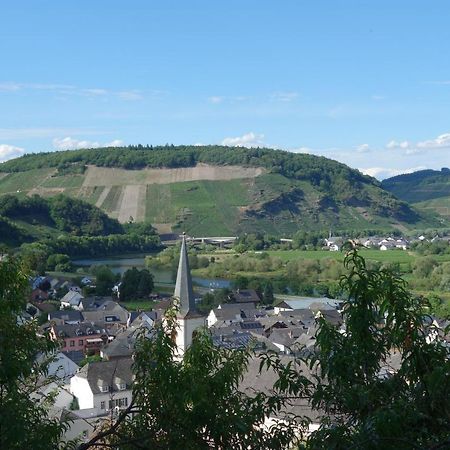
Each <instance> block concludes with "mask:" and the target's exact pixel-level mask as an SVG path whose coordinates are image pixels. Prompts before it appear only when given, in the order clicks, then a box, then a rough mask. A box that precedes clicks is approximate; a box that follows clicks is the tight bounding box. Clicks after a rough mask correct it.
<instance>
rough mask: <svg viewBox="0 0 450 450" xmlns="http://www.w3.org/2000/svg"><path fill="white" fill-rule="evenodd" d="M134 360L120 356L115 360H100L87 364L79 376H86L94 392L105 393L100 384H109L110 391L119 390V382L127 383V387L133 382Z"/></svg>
mask: <svg viewBox="0 0 450 450" xmlns="http://www.w3.org/2000/svg"><path fill="white" fill-rule="evenodd" d="M132 365H133V360H132V359H131V358H120V359H115V360H113V361H100V362H92V363H88V364H86V365H85V366H84V367H83V368H82V369H80V371H79V372H78V373H77V376H79V377H82V378H86V379H87V381H88V383H89V386H90V388H91V390H92V392H93V393H94V394H101V393H103V392H102V391H101V390H100V388H99V386H100V385H107V386H109V389H110V392H118V391H119V389H118V387H117V383H125V384H126V386H127V389H130V388H131V386H132V384H133V380H134V377H133V372H132Z"/></svg>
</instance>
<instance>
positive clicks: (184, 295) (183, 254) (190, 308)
mask: <svg viewBox="0 0 450 450" xmlns="http://www.w3.org/2000/svg"><path fill="white" fill-rule="evenodd" d="M173 296H174V297H175V298H177V299H178V301H179V306H180V312H179V314H180V315H182V316H186V315H187V314H188V313H189V312H194V311H195V299H194V291H193V289H192V279H191V271H190V269H189V259H188V253H187V246H186V235H185V233H183V237H182V239H181V250H180V262H179V263H178V272H177V281H176V284H175V292H174V294H173Z"/></svg>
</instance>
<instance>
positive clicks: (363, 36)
mask: <svg viewBox="0 0 450 450" xmlns="http://www.w3.org/2000/svg"><path fill="white" fill-rule="evenodd" d="M449 17H450V2H449V1H448V0H434V1H428V2H426V1H424V0H421V1H418V0H408V1H406V0H396V1H392V0H389V1H388V0H377V1H373V0H370V1H368V0H345V1H344V0H328V1H325V0H315V1H301V0H296V1H294V0H283V1H265V0H258V1H246V0H240V1H234V0H227V1H226V2H225V1H221V2H219V1H211V0H209V1H194V0H190V1H170V0H166V1H135V0H129V1H127V2H124V1H114V0H109V1H102V0H100V1H95V2H94V1H84V0H78V1H77V2H57V1H55V0H53V1H45V0H43V1H40V2H34V1H20V0H15V1H14V2H4V3H3V4H2V8H1V17H0V19H1V22H0V23H1V26H0V159H2V160H5V159H8V158H10V157H14V156H17V155H20V154H22V153H23V152H37V151H49V150H57V149H69V148H77V147H86V146H88V147H90V146H98V145H103V144H121V143H125V144H138V143H142V144H154V145H155V144H165V143H173V144H199V143H202V144H215V143H224V144H229V145H232V144H237V145H266V146H272V147H276V148H280V149H286V150H290V151H296V152H307V153H313V154H319V155H324V156H327V157H330V158H333V159H337V160H339V161H342V162H344V163H346V164H349V165H350V166H351V167H355V168H359V169H360V170H364V171H365V172H367V173H370V174H371V175H374V176H377V177H378V178H383V177H385V176H388V175H392V174H396V173H399V172H404V171H410V170H415V169H419V168H441V167H444V166H449V165H450V158H449V152H450V54H449V53H450V26H449V25H448V19H449Z"/></svg>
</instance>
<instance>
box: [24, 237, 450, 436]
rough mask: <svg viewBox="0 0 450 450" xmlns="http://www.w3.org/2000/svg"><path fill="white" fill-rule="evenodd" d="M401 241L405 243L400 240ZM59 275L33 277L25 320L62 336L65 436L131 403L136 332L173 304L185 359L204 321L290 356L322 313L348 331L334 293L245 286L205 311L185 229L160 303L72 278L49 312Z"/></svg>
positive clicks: (435, 333)
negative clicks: (104, 292) (91, 288)
mask: <svg viewBox="0 0 450 450" xmlns="http://www.w3.org/2000/svg"><path fill="white" fill-rule="evenodd" d="M328 242H329V243H330V246H331V245H337V244H336V241H331V240H329V241H328ZM331 242H333V244H331ZM388 242H391V241H388ZM394 242H395V243H396V244H397V245H400V243H399V241H394ZM382 245H385V244H382ZM393 245H395V244H393ZM330 250H331V249H330ZM52 281H53V280H52V279H50V280H48V279H46V278H45V277H38V278H35V279H34V280H32V287H34V289H33V290H32V294H31V299H30V303H29V305H28V306H29V308H28V311H29V312H26V313H24V314H23V315H22V317H21V318H20V320H22V321H27V320H32V317H33V316H32V315H31V314H30V311H31V309H33V310H34V315H39V316H40V318H41V322H42V325H41V327H40V330H41V332H42V333H46V332H48V333H49V336H50V337H51V339H52V340H54V341H56V342H58V343H59V346H60V347H59V352H57V354H55V355H54V361H53V362H52V364H51V365H50V367H49V372H48V376H49V377H53V378H52V382H51V383H50V384H47V385H46V386H45V388H44V389H43V390H42V391H41V395H46V394H48V393H49V392H51V391H54V392H56V401H55V403H54V405H53V406H52V408H51V416H52V417H54V418H58V419H67V418H70V427H69V428H68V430H67V431H66V433H65V436H64V439H65V440H67V441H68V440H71V439H74V438H79V439H81V440H84V441H86V440H88V439H89V438H90V437H91V436H92V435H93V433H95V430H97V429H98V428H99V427H100V426H101V424H102V421H104V420H105V419H110V418H111V417H116V416H117V415H118V414H119V412H120V411H121V410H123V409H125V408H127V406H128V405H129V404H130V402H131V400H132V396H133V382H134V375H133V370H132V366H133V354H134V347H135V343H136V339H137V337H138V336H139V335H140V334H141V333H144V334H145V336H147V338H148V339H152V332H153V330H155V327H157V326H158V325H160V324H161V323H163V322H164V320H165V313H166V311H167V310H168V309H169V308H171V307H173V306H174V305H175V306H176V307H177V308H178V309H177V316H176V317H177V325H178V332H177V336H176V344H177V354H178V357H179V358H182V356H183V354H184V352H185V351H186V349H187V348H188V347H189V346H190V345H191V343H192V336H193V334H194V333H195V330H196V329H198V328H200V327H206V328H207V329H208V332H209V333H210V335H211V338H212V341H213V343H214V345H215V346H217V347H224V348H228V349H240V348H244V347H249V346H251V347H252V348H253V349H254V351H255V352H256V353H258V352H267V351H271V352H274V353H276V354H278V355H280V357H281V358H283V360H285V361H289V360H292V361H294V360H295V358H296V357H301V356H307V355H311V354H313V353H314V351H315V334H316V331H317V319H318V318H323V319H325V320H326V321H328V322H330V323H332V324H334V325H336V326H338V327H339V328H340V329H341V331H342V332H344V331H345V324H344V323H343V319H342V314H341V313H342V303H341V302H340V301H338V300H335V299H330V298H326V297H300V296H289V295H277V296H276V302H275V303H274V305H270V306H267V305H263V304H262V303H261V298H260V297H259V296H258V294H257V292H256V291H255V290H252V289H238V290H235V291H233V292H232V293H231V294H230V296H229V298H228V299H227V302H224V303H222V304H220V305H218V306H217V307H215V308H213V309H211V310H210V311H209V313H207V314H200V313H199V312H198V311H197V308H196V302H197V301H198V297H197V296H196V294H195V293H194V289H193V284H192V279H191V273H190V268H189V260H188V253H187V243H186V238H185V236H182V242H181V252H180V258H179V264H178V272H177V279H176V284H175V290H174V293H173V295H172V296H170V295H168V294H163V295H159V294H152V298H153V299H154V300H155V302H156V303H155V304H154V307H153V308H152V309H151V310H148V311H128V310H127V309H126V307H125V306H124V304H123V303H122V304H120V303H119V302H118V299H117V297H112V296H106V297H100V296H92V297H84V296H83V294H82V290H81V288H80V286H76V285H71V284H70V283H69V282H67V281H66V282H65V283H66V286H65V287H66V288H67V289H68V291H67V293H66V294H65V295H64V296H63V297H62V298H60V300H59V302H60V308H59V309H58V310H54V311H50V312H46V311H45V304H46V302H45V301H43V300H44V298H43V297H46V296H47V295H48V293H46V292H45V291H43V290H42V289H41V288H42V287H43V283H47V288H48V287H49V286H48V285H50V289H49V290H51V289H57V288H58V287H59V286H56V285H54V286H51V283H52ZM81 282H82V284H89V283H92V280H90V279H89V278H88V277H84V278H83V279H82V280H81ZM39 286H40V287H41V288H39ZM43 306H44V307H43ZM429 325H430V328H429V331H428V333H429V339H430V340H433V339H436V338H437V337H439V338H443V339H445V341H446V342H447V345H450V335H449V334H445V332H444V330H445V329H446V327H447V326H448V325H449V322H448V321H445V320H442V319H439V318H437V317H430V323H429ZM398 364H399V361H398V355H396V354H395V353H393V354H392V358H391V361H390V364H389V366H386V367H385V368H383V369H382V373H380V376H388V375H389V373H392V371H395V370H396V367H398ZM257 365H258V361H257V360H256V359H255V361H253V362H251V363H250V365H249V367H248V371H247V372H248V376H246V377H244V379H243V381H242V385H241V386H240V388H241V389H242V390H243V391H246V390H248V389H251V388H253V386H254V380H253V381H252V380H251V377H255V376H256V374H257V372H258V369H257ZM249 377H250V378H249ZM257 379H258V388H259V389H261V390H262V391H267V392H270V391H271V389H272V387H273V384H274V382H275V381H276V377H275V373H274V372H270V371H268V372H266V373H262V374H259V375H258V376H257ZM44 385H45V383H44ZM36 395H39V394H36ZM291 408H293V411H296V412H299V411H301V413H302V414H303V415H306V416H308V415H309V418H310V419H311V423H310V426H309V428H310V431H314V430H315V429H317V428H318V426H319V422H320V417H319V416H318V415H317V412H313V411H312V409H311V408H309V407H308V405H306V404H303V403H299V404H295V405H291ZM275 419H276V417H273V418H268V420H275Z"/></svg>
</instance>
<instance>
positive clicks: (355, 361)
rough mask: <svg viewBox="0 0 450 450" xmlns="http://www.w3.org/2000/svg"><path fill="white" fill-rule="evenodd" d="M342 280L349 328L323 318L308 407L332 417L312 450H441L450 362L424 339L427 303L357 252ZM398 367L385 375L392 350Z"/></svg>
mask: <svg viewBox="0 0 450 450" xmlns="http://www.w3.org/2000/svg"><path fill="white" fill-rule="evenodd" d="M345 266H346V268H347V269H348V270H349V274H348V275H345V276H344V277H343V278H342V281H341V287H342V289H343V290H345V292H347V295H348V298H349V300H348V301H347V302H345V304H344V307H343V310H344V312H343V315H344V319H345V323H346V332H345V333H341V332H340V331H339V329H338V327H337V326H333V325H332V324H330V323H328V322H327V321H325V320H324V319H319V330H318V333H317V335H316V338H317V341H316V342H317V353H316V355H315V357H314V358H313V360H312V361H311V362H310V363H311V364H312V365H316V367H317V368H318V371H319V377H318V378H317V382H316V384H315V385H314V387H313V389H312V392H313V395H312V396H311V404H312V405H313V406H314V407H315V408H317V409H319V410H322V411H323V412H325V415H326V416H328V417H327V418H326V419H325V420H324V421H323V422H322V426H321V428H320V429H319V430H318V431H316V432H314V433H313V434H312V435H311V437H310V438H309V439H308V443H307V445H306V447H307V448H311V449H328V448H354V449H377V450H378V449H411V448H417V449H418V448H420V449H424V448H430V449H438V448H439V449H443V448H448V447H449V446H450V439H449V430H450V376H449V374H450V359H449V352H448V349H447V348H446V347H445V346H444V345H442V343H441V342H439V341H434V342H429V341H428V340H427V334H426V330H427V325H426V324H427V321H426V317H425V316H424V313H423V309H424V303H423V300H422V299H421V298H417V297H414V296H413V295H412V294H411V293H409V292H408V291H407V289H406V283H405V282H404V281H403V280H402V279H401V278H399V277H398V275H396V274H395V273H392V272H391V271H390V270H387V269H381V270H370V269H368V268H367V267H366V264H365V261H364V259H363V258H362V257H361V256H359V255H358V253H357V251H356V250H352V251H350V253H349V254H348V255H347V256H346V258H345ZM393 353H395V354H397V355H398V357H399V359H400V367H399V368H398V370H395V371H393V372H392V373H388V374H385V375H382V373H383V370H386V368H388V367H389V361H390V358H391V355H392V354H393Z"/></svg>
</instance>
